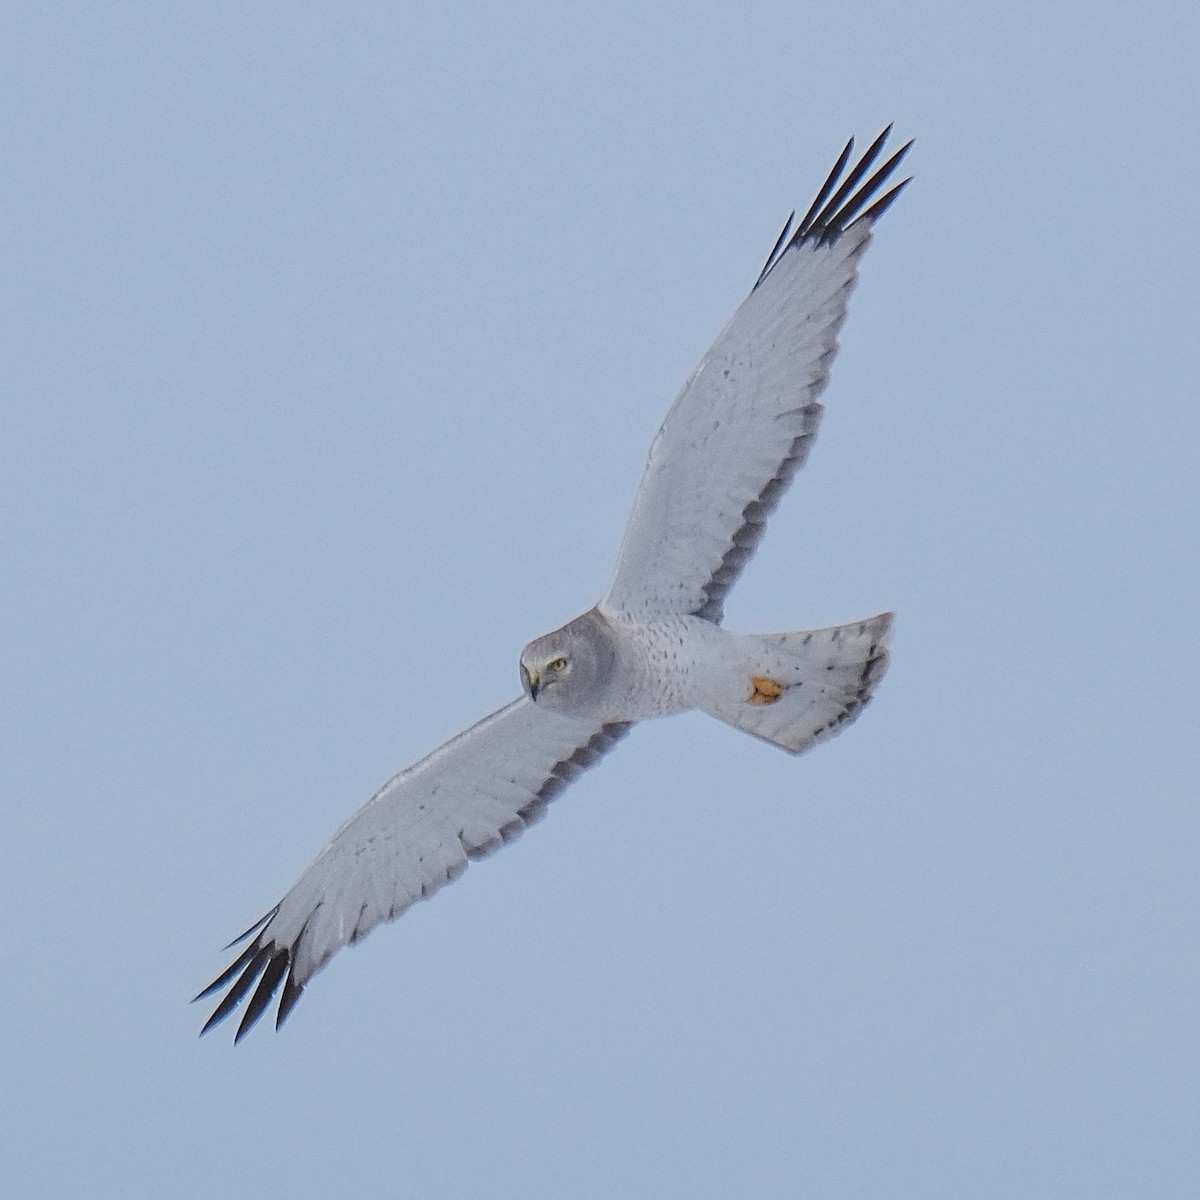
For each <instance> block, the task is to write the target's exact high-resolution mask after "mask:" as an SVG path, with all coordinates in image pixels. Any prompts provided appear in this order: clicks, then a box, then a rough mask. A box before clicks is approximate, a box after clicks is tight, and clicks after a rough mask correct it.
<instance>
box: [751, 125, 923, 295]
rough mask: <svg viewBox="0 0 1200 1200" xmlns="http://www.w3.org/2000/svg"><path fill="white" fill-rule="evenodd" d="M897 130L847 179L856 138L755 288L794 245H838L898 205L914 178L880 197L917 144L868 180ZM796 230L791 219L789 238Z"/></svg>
mask: <svg viewBox="0 0 1200 1200" xmlns="http://www.w3.org/2000/svg"><path fill="white" fill-rule="evenodd" d="M891 132H892V126H891V125H890V124H889V125H888V126H887V127H886V128H885V129H884V130H883V132H882V133H880V134H879V135H878V137H876V138H875V140H874V141H873V142H872V143H871V144H870V145H869V146H868V147H867V149H866V150H865V151H864V152H863V154H862V156H861V157H860V158H859V160H858V162H856V163H855V164H854V166H853V167H852V168H851V169H850V172H849V173H848V174H847V175H846V177H845V178H844V179H843V178H842V172H843V171H845V169H846V164H847V163H849V161H850V156H851V155H852V154H853V152H854V139H853V138H851V139H850V140H849V141H848V142H847V143H846V145H845V147H844V148H843V150H842V152H841V154H840V155H839V156H838V160H837V162H836V163H835V164H834V166H833V170H832V171H830V172H829V175H828V176H827V177H826V179H825V182H824V183H823V184H822V185H821V188H820V190H819V191H818V192H817V194H816V196H815V197H814V199H813V202H812V204H810V205H809V207H808V211H807V212H806V213H805V214H804V217H803V219H802V220H801V221H800V223H799V224H798V225H796V226H795V229H794V231H793V232H792V233H791V235H790V236H781V237H780V238H779V239H778V241H776V243H775V246H774V247H773V249H772V250H771V253H770V254H769V255H768V256H767V261H766V264H765V265H764V266H763V269H762V271H761V272H760V274H759V276H758V279H757V281H756V282H755V285H754V286H755V287H758V285H759V284H760V283H762V281H763V280H764V279H766V277H767V276H768V275H769V274H770V273H771V271H772V270H773V269H774V268H775V266H776V265H777V264H778V263H779V262H780V260H781V259H782V258H783V256H784V255H785V254H786V253H787V252H788V251H789V250H790V249H791V248H792V247H793V246H800V245H803V244H804V243H806V242H808V243H812V244H814V245H818V246H820V245H828V244H830V243H832V242H835V241H836V240H837V239H838V238H839V237H840V236H841V235H842V234H843V233H845V232H846V230H847V229H849V228H850V227H851V226H852V225H855V224H857V223H858V222H860V221H865V222H867V223H870V222H872V221H876V220H878V219H879V218H880V217H881V216H882V215H883V214H884V213H885V212H886V211H887V209H888V208H889V207H890V206H891V205H892V203H893V202H894V201H895V200H896V198H897V197H898V196H899V195H900V193H901V192H902V191H903V190H904V188H905V187H906V186H907V185H908V183H909V182H910V180H908V179H905V180H904V181H903V182H901V183H899V184H897V185H896V186H895V187H893V188H891V190H890V191H888V192H886V193H885V194H884V195H883V196H882V197H880V198H879V199H876V197H877V196H879V193H880V192H881V191H882V190H883V188H884V187H885V186H886V185H887V184H888V182H889V181H890V180H891V177H892V174H893V173H894V171H895V170H896V167H897V166H899V164H900V162H901V161H902V160H903V159H904V156H905V155H906V154H907V153H908V151H909V148H910V147H911V146H912V141H911V140H910V141H908V142H906V143H905V144H904V145H903V146H901V147H900V149H899V150H897V151H896V152H895V153H894V154H893V155H892V156H891V157H890V158H889V159H888V160H887V161H886V162H885V163H884V164H883V166H881V167H879V168H878V170H876V171H875V173H874V174H873V175H871V176H870V178H868V179H867V180H866V181H865V182H863V177H864V176H865V175H866V174H867V172H868V171H870V169H871V167H872V166H874V164H875V160H876V159H877V158H878V157H879V155H880V153H881V152H882V150H883V147H884V145H885V144H886V142H887V139H888V136H889V135H890V134H891ZM790 228H791V221H790V220H789V222H788V224H787V225H786V226H785V227H784V230H785V235H786V233H787V230H788V229H790Z"/></svg>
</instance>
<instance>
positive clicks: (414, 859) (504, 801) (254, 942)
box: [196, 697, 629, 1041]
mask: <svg viewBox="0 0 1200 1200" xmlns="http://www.w3.org/2000/svg"><path fill="white" fill-rule="evenodd" d="M628 729H629V725H628V724H617V723H613V724H607V725H603V726H599V727H598V726H596V725H594V724H588V723H581V722H578V721H572V720H569V719H568V718H565V717H562V716H559V715H558V714H556V713H548V712H546V711H545V710H542V709H538V708H537V707H536V706H535V705H534V704H533V702H532V701H531V700H528V699H526V698H525V697H522V698H521V699H520V700H515V701H514V702H513V703H512V704H509V705H508V706H507V707H505V708H502V709H500V710H499V711H498V712H494V713H492V715H491V716H490V717H485V718H484V720H482V721H480V722H479V723H478V724H477V725H474V726H472V727H471V728H470V729H468V730H466V732H464V733H460V734H459V735H458V736H457V737H455V738H452V739H451V740H450V741H448V742H447V743H446V744H445V745H444V746H442V747H441V748H440V749H438V750H435V751H434V752H433V753H432V754H431V755H429V756H428V757H427V758H424V759H422V760H421V761H420V762H418V763H415V764H414V765H413V766H411V767H409V768H408V769H407V770H406V771H401V772H400V774H399V775H397V776H396V777H395V778H394V779H393V780H392V781H391V782H390V783H387V784H385V785H384V786H383V787H382V788H381V789H380V790H379V791H378V792H377V793H376V794H375V795H374V796H373V797H372V798H371V799H370V800H368V801H367V803H366V804H365V805H363V807H362V808H360V809H359V810H358V812H357V813H355V815H354V816H353V817H351V818H350V820H349V821H347V822H346V824H345V825H343V826H342V828H341V829H340V830H339V831H338V832H337V834H336V835H335V836H334V838H333V840H332V841H331V842H330V843H329V845H328V846H326V847H325V849H324V850H322V851H321V853H320V854H319V855H318V856H317V858H316V861H315V862H314V863H313V864H312V866H310V867H309V868H308V870H307V871H305V872H304V874H303V875H301V876H300V878H299V880H298V881H297V882H296V885H295V886H294V887H293V888H292V890H291V891H290V892H288V894H287V895H286V896H284V898H283V899H282V900H281V901H280V902H279V903H278V904H277V905H276V906H275V908H273V909H272V910H271V911H270V912H269V913H268V914H267V915H266V916H265V917H263V918H262V920H260V921H257V922H255V924H254V925H252V926H251V927H250V928H249V929H248V930H246V932H245V933H244V934H242V936H241V937H239V938H236V939H235V940H234V941H233V942H231V943H230V946H236V945H237V944H238V943H239V942H242V941H247V940H248V945H246V947H245V948H244V949H243V950H242V952H241V953H240V954H239V955H238V956H237V958H236V959H235V960H234V961H233V963H232V964H231V965H230V966H229V967H228V969H227V970H225V971H223V972H222V973H221V974H220V975H219V976H218V977H217V978H216V979H214V980H213V981H212V983H210V984H209V985H208V987H206V988H205V989H204V991H202V992H201V993H200V995H199V996H197V997H196V999H197V1000H199V999H201V998H202V997H204V996H208V995H211V994H212V993H214V992H217V991H220V989H221V988H224V987H226V986H228V988H229V990H228V991H227V992H226V993H225V995H224V997H223V998H222V999H221V1002H220V1003H219V1004H218V1005H217V1007H216V1009H215V1010H214V1011H213V1014H212V1016H211V1017H209V1019H208V1021H207V1022H206V1024H205V1026H204V1028H203V1029H202V1030H201V1032H202V1033H207V1032H208V1030H209V1029H211V1028H212V1027H213V1026H214V1025H216V1024H217V1023H218V1022H220V1021H223V1020H224V1019H225V1018H226V1017H227V1016H228V1015H229V1014H230V1013H231V1012H233V1010H234V1009H235V1008H236V1007H237V1006H238V1004H239V1003H240V1002H241V1001H242V1000H243V998H244V997H245V996H246V995H247V993H249V992H250V989H251V988H254V992H253V994H252V995H251V996H250V1002H249V1004H248V1005H247V1006H246V1011H245V1013H244V1015H243V1016H242V1021H241V1024H240V1025H239V1026H238V1031H237V1036H236V1038H235V1039H234V1040H235V1041H240V1040H241V1039H242V1037H243V1036H244V1035H245V1034H246V1033H247V1032H249V1030H250V1028H251V1026H253V1025H254V1023H255V1022H256V1021H257V1020H258V1019H259V1017H261V1016H262V1014H263V1012H264V1011H265V1010H266V1008H267V1006H268V1005H269V1004H270V1002H271V997H272V996H273V995H274V994H275V992H276V990H277V989H278V988H279V986H280V984H282V985H283V992H282V995H281V996H280V999H279V1010H278V1014H277V1016H276V1019H275V1027H276V1028H279V1026H280V1025H282V1024H283V1022H284V1020H286V1018H287V1015H288V1013H289V1012H291V1010H292V1008H293V1007H294V1006H295V1004H296V1001H297V1000H299V999H300V996H301V993H302V992H303V991H304V985H305V984H306V983H307V982H308V981H309V980H310V979H311V978H312V977H313V976H314V975H315V974H316V973H317V972H318V971H319V970H320V969H321V968H322V967H323V966H324V965H325V964H326V963H327V962H328V961H329V959H330V958H331V957H332V956H333V955H334V954H335V953H336V952H337V951H338V950H339V949H341V947H342V946H344V945H346V943H347V942H351V943H353V942H357V941H358V940H359V939H360V938H363V937H365V936H366V935H367V934H368V933H370V931H371V930H372V929H374V928H375V926H376V925H378V924H379V923H380V922H381V921H390V920H392V919H393V918H394V917H398V916H399V915H400V914H401V913H402V912H404V910H405V909H406V908H408V906H409V905H410V904H412V903H413V902H414V901H416V900H423V899H424V898H425V897H426V896H432V895H433V893H434V892H436V891H437V890H438V889H439V888H440V887H442V885H443V884H446V883H449V882H450V881H451V880H453V879H457V878H458V877H459V875H461V874H462V873H463V871H465V870H466V867H467V862H468V860H469V859H473V858H483V857H484V856H485V855H487V854H490V853H491V852H492V851H493V850H495V849H497V848H498V847H499V846H501V845H503V844H504V843H505V842H510V841H512V840H513V838H515V837H517V836H518V835H519V834H521V833H522V832H523V830H524V829H525V827H526V826H527V825H530V824H532V823H533V822H534V821H536V820H537V819H538V818H539V817H540V816H541V815H542V813H543V812H544V811H545V808H546V805H547V803H548V802H549V801H550V800H551V799H553V798H554V797H555V796H556V795H558V793H559V792H561V791H562V790H563V788H565V787H566V786H567V784H568V783H570V782H571V780H572V779H574V778H575V776H576V775H578V774H579V773H580V771H582V770H584V769H585V768H586V767H590V766H591V765H592V763H594V762H595V761H596V760H597V759H599V758H600V757H601V756H602V755H603V754H605V753H606V752H607V751H608V750H609V749H610V748H611V747H612V745H613V744H614V743H615V742H616V741H617V740H618V739H619V738H621V737H623V736H624V734H625V733H626V732H627V731H628ZM228 948H229V947H227V949H228ZM256 981H257V984H258V986H257V987H255V982H256Z"/></svg>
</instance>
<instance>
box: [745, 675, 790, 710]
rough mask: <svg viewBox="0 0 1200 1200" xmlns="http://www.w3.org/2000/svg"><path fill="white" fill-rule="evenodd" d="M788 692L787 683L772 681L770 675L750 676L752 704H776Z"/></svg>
mask: <svg viewBox="0 0 1200 1200" xmlns="http://www.w3.org/2000/svg"><path fill="white" fill-rule="evenodd" d="M786 691H787V684H786V683H780V682H779V680H778V679H772V678H771V677H770V676H769V675H751V676H750V703H751V704H774V703H775V701H776V700H778V699H779V697H780V696H782V695H783V693H784V692H786Z"/></svg>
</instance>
